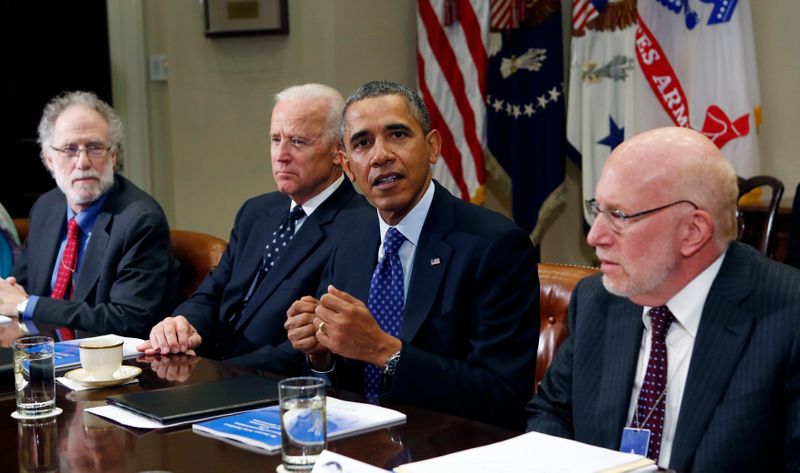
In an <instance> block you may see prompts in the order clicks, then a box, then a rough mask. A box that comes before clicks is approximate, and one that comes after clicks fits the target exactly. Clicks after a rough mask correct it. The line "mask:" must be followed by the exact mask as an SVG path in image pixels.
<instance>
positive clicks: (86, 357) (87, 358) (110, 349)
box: [79, 339, 123, 380]
mask: <svg viewBox="0 0 800 473" xmlns="http://www.w3.org/2000/svg"><path fill="white" fill-rule="evenodd" d="M122 343H123V342H122V340H119V339H105V340H90V341H86V342H81V343H80V345H79V346H80V352H81V366H82V367H83V369H84V370H86V372H87V373H88V374H89V376H91V377H93V378H94V379H96V380H102V379H111V376H112V375H113V374H114V373H115V372H116V371H117V370H118V369H119V367H120V366H122Z"/></svg>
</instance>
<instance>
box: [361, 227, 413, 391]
mask: <svg viewBox="0 0 800 473" xmlns="http://www.w3.org/2000/svg"><path fill="white" fill-rule="evenodd" d="M405 239H406V237H404V236H403V234H402V233H400V232H399V231H397V229H396V228H394V227H389V229H388V230H386V236H384V238H383V258H381V260H380V261H379V262H378V266H376V267H375V272H373V273H372V282H371V283H370V285H369V301H368V302H367V307H368V308H369V311H370V313H372V316H373V317H375V320H376V321H377V322H378V325H379V326H380V328H381V330H383V331H384V332H386V333H388V334H389V335H392V336H395V337H397V336H399V335H400V323H401V322H402V321H403V305H404V304H405V300H404V297H403V265H402V263H401V262H400V256H399V255H398V254H397V251H398V250H399V249H400V245H402V244H403V242H404V241H405ZM364 376H365V384H364V386H365V387H364V394H366V396H367V402H370V403H373V404H376V403H377V402H378V398H379V395H378V393H379V391H380V385H381V368H379V367H377V366H375V365H372V364H369V363H367V364H366V366H365V367H364Z"/></svg>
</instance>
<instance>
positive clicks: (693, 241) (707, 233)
mask: <svg viewBox="0 0 800 473" xmlns="http://www.w3.org/2000/svg"><path fill="white" fill-rule="evenodd" d="M687 218H688V224H687V226H686V227H685V234H684V236H683V240H682V241H681V254H682V255H683V256H684V257H686V258H688V257H690V256H692V255H694V254H695V253H697V252H698V251H700V250H701V249H703V248H704V247H705V246H706V244H707V243H708V242H709V241H711V239H712V238H714V219H712V218H711V215H709V213H708V212H706V211H705V210H699V209H698V210H695V211H694V212H692V214H691V215H689V216H688V217H687Z"/></svg>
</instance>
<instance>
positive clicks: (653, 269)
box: [527, 128, 800, 472]
mask: <svg viewBox="0 0 800 473" xmlns="http://www.w3.org/2000/svg"><path fill="white" fill-rule="evenodd" d="M596 192H597V193H596V196H595V198H594V199H592V200H589V201H587V202H586V211H587V214H588V216H589V217H590V219H591V221H592V228H591V231H590V232H589V234H588V236H587V241H588V243H589V244H590V245H591V246H593V247H594V248H595V251H596V253H597V258H598V259H599V260H600V269H601V271H602V274H601V275H597V276H593V277H590V278H587V279H584V280H583V281H581V282H579V283H578V285H577V287H576V288H575V291H574V292H573V294H572V299H571V301H570V306H569V330H570V336H569V338H567V340H566V341H565V342H564V344H563V345H562V346H561V348H560V349H559V351H558V352H557V354H556V356H555V358H554V360H553V364H552V365H551V367H550V369H549V370H548V372H547V374H546V375H545V377H544V379H543V381H542V384H541V385H540V386H539V391H538V393H537V394H536V395H535V396H534V397H533V399H532V400H531V401H530V403H529V404H528V407H527V411H528V430H529V431H537V432H543V433H547V434H551V435H557V436H561V437H566V438H571V439H575V440H578V441H581V442H585V443H589V444H593V445H597V446H601V447H606V448H611V449H615V450H623V451H626V452H631V451H632V452H634V453H639V454H641V455H646V456H648V457H650V458H652V459H653V460H654V461H656V463H657V464H658V465H659V466H661V467H664V468H670V469H673V470H677V471H686V472H689V471H698V472H715V471H789V470H790V471H798V468H800V272H798V271H797V270H795V269H794V268H790V267H788V266H785V265H783V264H780V263H777V262H775V261H772V260H768V259H766V258H764V257H763V256H761V254H759V253H758V252H757V251H756V250H755V249H753V248H750V247H749V246H746V245H743V244H740V243H738V242H736V241H734V239H735V238H736V229H737V226H736V202H737V197H738V189H737V183H736V174H735V172H734V170H733V168H732V167H731V166H730V164H729V163H728V162H727V161H726V159H725V158H724V156H723V155H722V153H721V152H720V150H719V149H718V148H717V147H716V146H715V145H714V144H713V143H712V142H711V141H709V140H708V139H707V138H706V137H705V136H703V135H701V134H700V133H697V132H695V131H693V130H690V129H685V128H661V129H657V130H652V131H649V132H646V133H643V134H641V135H639V136H636V137H634V138H632V139H630V140H628V141H625V142H624V143H622V144H621V145H620V146H619V147H617V148H616V149H615V150H614V152H613V153H612V154H611V156H610V157H609V159H608V161H607V162H606V164H605V166H604V167H603V171H602V173H601V175H600V181H599V182H598V185H597V189H596Z"/></svg>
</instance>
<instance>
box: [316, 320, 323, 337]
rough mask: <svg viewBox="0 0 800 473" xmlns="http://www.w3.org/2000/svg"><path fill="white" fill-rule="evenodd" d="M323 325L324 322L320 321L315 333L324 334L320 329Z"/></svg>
mask: <svg viewBox="0 0 800 473" xmlns="http://www.w3.org/2000/svg"><path fill="white" fill-rule="evenodd" d="M323 327H325V322H320V323H319V327H317V334H320V333H321V334H323V335H324V334H325V331H324V330H322V329H323Z"/></svg>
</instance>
